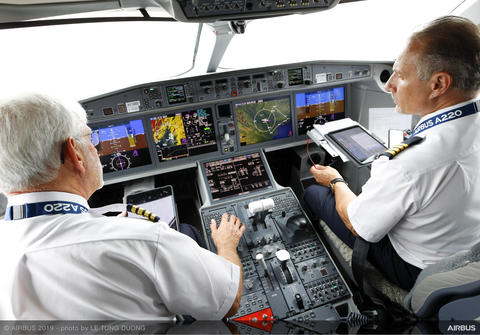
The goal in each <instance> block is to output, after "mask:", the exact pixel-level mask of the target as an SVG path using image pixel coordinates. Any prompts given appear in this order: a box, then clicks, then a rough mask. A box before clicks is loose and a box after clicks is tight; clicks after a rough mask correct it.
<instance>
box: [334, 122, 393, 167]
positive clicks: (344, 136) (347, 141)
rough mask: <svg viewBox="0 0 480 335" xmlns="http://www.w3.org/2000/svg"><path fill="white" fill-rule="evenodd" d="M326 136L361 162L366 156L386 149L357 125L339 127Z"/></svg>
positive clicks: (362, 162)
mask: <svg viewBox="0 0 480 335" xmlns="http://www.w3.org/2000/svg"><path fill="white" fill-rule="evenodd" d="M327 136H328V137H329V138H331V139H333V140H334V141H335V142H336V143H337V144H338V145H339V146H340V147H341V148H342V149H343V150H345V151H346V153H347V154H348V156H350V157H352V158H353V159H354V160H355V161H357V162H358V163H361V164H365V162H364V161H365V160H366V159H367V158H369V157H371V156H373V155H376V154H379V153H382V152H384V151H385V150H386V149H387V148H386V147H385V146H384V145H383V144H382V143H380V142H379V141H377V140H376V139H375V138H374V137H372V135H370V134H369V133H367V132H366V131H365V130H364V129H362V128H361V127H359V126H353V127H350V128H345V129H340V130H337V131H334V132H331V133H329V134H327Z"/></svg>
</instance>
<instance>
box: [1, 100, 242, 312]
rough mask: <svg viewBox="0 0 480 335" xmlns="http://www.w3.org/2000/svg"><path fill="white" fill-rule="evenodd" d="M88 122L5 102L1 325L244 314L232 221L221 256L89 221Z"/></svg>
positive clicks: (93, 164) (222, 227)
mask: <svg viewBox="0 0 480 335" xmlns="http://www.w3.org/2000/svg"><path fill="white" fill-rule="evenodd" d="M90 134H91V129H90V128H89V127H88V126H87V124H86V116H85V111H84V110H83V109H81V108H80V107H79V105H76V107H75V108H73V107H67V105H64V104H61V103H60V102H59V101H57V100H54V99H52V98H50V97H48V96H45V95H40V94H29V95H23V96H20V97H17V98H13V99H10V100H8V101H3V102H0V143H1V144H0V170H1V171H2V173H1V174H0V191H2V192H5V193H6V194H7V197H8V208H7V215H6V219H5V221H3V222H1V224H0V248H1V252H0V264H1V269H2V270H1V271H2V275H1V276H0V319H7V320H11V319H37V320H38V319H67V320H75V319H89V320H91V319H97V320H105V319H135V320H145V319H147V320H157V321H162V320H171V319H173V317H174V316H175V314H178V315H181V314H186V315H191V316H193V317H194V318H196V319H200V320H215V319H222V318H223V317H225V316H232V315H234V314H235V313H236V311H237V309H238V307H239V304H240V299H241V294H242V266H241V262H240V259H239V257H238V254H237V250H236V248H237V244H238V242H239V239H240V237H241V236H242V234H243V232H244V230H245V226H243V225H242V224H241V222H240V220H239V219H238V218H236V217H235V216H233V215H231V216H230V217H228V215H227V214H226V213H225V214H224V215H223V216H222V219H221V222H220V224H219V226H218V228H217V225H216V223H215V222H214V221H212V224H211V229H212V238H213V241H214V243H215V245H216V247H217V250H218V255H217V254H214V253H212V252H210V251H208V250H206V249H203V248H201V247H199V246H198V244H197V243H196V242H195V241H194V240H193V239H191V238H190V237H188V236H186V235H184V234H182V233H179V232H177V231H175V230H172V229H170V228H169V227H168V225H167V224H166V223H163V222H160V223H158V224H154V223H152V222H149V221H146V220H142V219H134V218H127V217H105V216H100V215H94V214H92V213H89V212H88V209H89V206H88V204H87V199H88V198H89V197H90V196H91V195H92V193H93V192H94V191H95V190H97V189H99V188H101V187H102V185H103V180H102V167H101V165H100V161H99V157H98V155H97V152H96V149H95V147H94V146H93V144H92V143H91V142H90Z"/></svg>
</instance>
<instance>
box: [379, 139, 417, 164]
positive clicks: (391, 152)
mask: <svg viewBox="0 0 480 335" xmlns="http://www.w3.org/2000/svg"><path fill="white" fill-rule="evenodd" d="M422 140H423V138H422V137H418V136H414V137H411V138H409V139H408V140H406V141H405V142H402V143H399V144H397V145H394V146H393V147H391V148H388V149H387V150H386V151H385V152H384V153H382V154H380V155H378V156H377V157H380V156H387V157H388V159H392V158H393V157H395V156H396V155H398V154H399V153H400V152H402V151H404V150H405V149H406V148H408V147H409V146H412V145H415V144H417V143H420V142H421V141H422Z"/></svg>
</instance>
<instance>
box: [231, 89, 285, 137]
mask: <svg viewBox="0 0 480 335" xmlns="http://www.w3.org/2000/svg"><path fill="white" fill-rule="evenodd" d="M235 108H236V115H237V124H238V132H239V136H240V145H241V146H245V145H249V144H255V143H260V142H265V141H270V140H276V139H280V138H285V137H289V136H292V118H291V113H290V98H289V97H281V98H275V99H263V100H257V101H247V102H242V103H237V104H235Z"/></svg>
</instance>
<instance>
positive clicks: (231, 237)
mask: <svg viewBox="0 0 480 335" xmlns="http://www.w3.org/2000/svg"><path fill="white" fill-rule="evenodd" d="M210 229H211V231H212V239H213V242H214V243H215V246H216V248H217V254H218V255H219V256H221V257H223V258H225V259H226V260H228V261H230V262H232V263H234V264H236V265H238V266H239V267H240V283H239V285H238V291H237V296H236V297H235V301H234V302H233V304H232V307H231V308H230V310H229V311H228V312H227V314H226V315H225V317H229V316H233V315H235V313H237V311H238V308H239V307H240V301H241V299H242V288H243V269H242V263H241V261H240V258H239V257H238V253H237V246H238V242H239V241H240V238H241V237H242V234H243V232H244V231H245V225H242V223H241V222H240V219H239V218H237V217H235V216H234V215H231V216H230V217H228V214H227V213H224V214H223V215H222V221H221V222H220V225H219V226H218V228H217V224H216V222H215V220H213V219H212V223H211V225H210Z"/></svg>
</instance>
